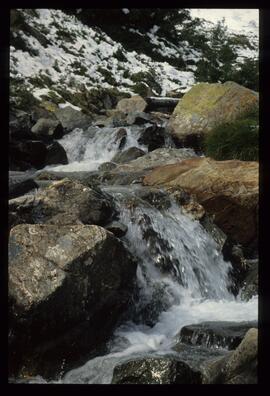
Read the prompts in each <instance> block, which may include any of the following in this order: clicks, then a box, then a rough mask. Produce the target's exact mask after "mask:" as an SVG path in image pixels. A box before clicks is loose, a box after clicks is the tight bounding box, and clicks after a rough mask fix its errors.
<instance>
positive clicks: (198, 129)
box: [168, 81, 259, 147]
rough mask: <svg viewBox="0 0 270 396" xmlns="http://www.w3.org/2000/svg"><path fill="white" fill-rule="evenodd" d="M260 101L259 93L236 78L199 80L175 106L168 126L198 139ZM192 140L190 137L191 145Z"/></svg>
mask: <svg viewBox="0 0 270 396" xmlns="http://www.w3.org/2000/svg"><path fill="white" fill-rule="evenodd" d="M258 105H259V96H258V93H257V92H254V91H252V90H250V89H248V88H245V87H243V86H241V85H239V84H236V83H235V82H232V81H227V82H226V83H224V84H220V83H218V84H208V83H200V84H196V85H194V86H193V87H192V88H191V89H190V90H189V91H188V92H187V93H186V94H185V95H184V96H183V98H182V99H181V100H180V101H179V103H178V105H177V106H176V108H175V109H174V112H173V114H172V116H171V118H170V120H169V123H168V130H169V131H170V133H171V134H172V135H173V136H175V137H176V138H177V139H178V140H180V141H181V140H183V139H187V137H189V138H190V139H193V138H196V137H197V139H198V137H200V136H203V135H205V134H207V133H209V132H210V131H211V130H212V129H213V128H214V127H216V126H218V125H220V124H223V123H225V122H232V121H234V120H235V119H237V118H239V117H241V116H242V115H243V114H245V113H247V112H248V111H251V110H254V109H255V108H256V107H258ZM186 143H188V142H186ZM191 143H192V142H191V141H189V145H190V144H191ZM191 147H193V146H191Z"/></svg>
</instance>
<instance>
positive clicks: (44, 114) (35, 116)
mask: <svg viewBox="0 0 270 396" xmlns="http://www.w3.org/2000/svg"><path fill="white" fill-rule="evenodd" d="M47 107H49V106H47ZM49 108H50V107H49ZM57 109H58V106H57V105H55V108H54V111H55V110H57ZM40 118H46V119H49V120H54V121H57V118H56V116H55V114H54V112H53V111H52V109H51V110H48V109H47V108H45V107H44V102H43V103H41V104H40V106H35V107H33V109H32V111H31V119H32V121H33V122H34V123H37V122H38V120H39V119H40Z"/></svg>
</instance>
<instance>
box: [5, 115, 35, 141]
mask: <svg viewBox="0 0 270 396" xmlns="http://www.w3.org/2000/svg"><path fill="white" fill-rule="evenodd" d="M32 126H33V122H32V120H31V116H30V114H28V113H27V112H25V111H22V110H14V111H11V112H10V114H9V135H10V138H11V139H19V140H20V139H31V137H32V133H31V128H32Z"/></svg>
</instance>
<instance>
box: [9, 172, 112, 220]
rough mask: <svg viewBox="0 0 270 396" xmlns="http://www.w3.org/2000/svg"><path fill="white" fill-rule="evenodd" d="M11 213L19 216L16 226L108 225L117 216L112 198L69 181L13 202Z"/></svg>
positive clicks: (10, 204)
mask: <svg viewBox="0 0 270 396" xmlns="http://www.w3.org/2000/svg"><path fill="white" fill-rule="evenodd" d="M9 210H10V212H11V213H16V219H17V223H16V224H21V223H28V224H44V223H47V224H55V225H69V224H82V223H83V224H97V225H105V224H107V223H108V222H110V221H111V219H112V216H113V215H114V214H115V209H114V206H113V202H112V199H111V197H110V196H109V195H108V194H105V193H102V192H101V191H100V190H99V191H98V190H93V189H91V188H89V187H86V186H85V185H84V184H81V183H79V182H76V181H72V180H70V179H67V178H66V179H62V180H60V181H56V182H54V183H53V184H52V185H51V186H49V187H48V188H45V189H43V190H40V191H39V192H38V193H37V194H35V195H33V196H27V197H20V198H15V199H12V200H10V201H9Z"/></svg>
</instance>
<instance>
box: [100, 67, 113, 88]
mask: <svg viewBox="0 0 270 396" xmlns="http://www.w3.org/2000/svg"><path fill="white" fill-rule="evenodd" d="M97 71H98V72H99V73H100V74H102V76H103V77H104V79H105V81H106V82H107V83H108V84H110V85H117V81H116V80H115V78H114V77H113V75H112V73H111V72H110V71H109V70H107V69H105V68H104V67H101V66H99V67H98V68H97Z"/></svg>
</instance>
